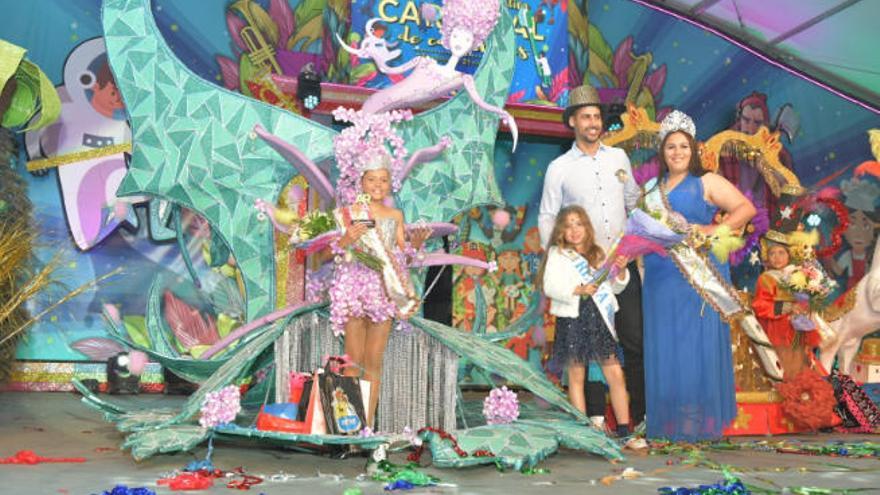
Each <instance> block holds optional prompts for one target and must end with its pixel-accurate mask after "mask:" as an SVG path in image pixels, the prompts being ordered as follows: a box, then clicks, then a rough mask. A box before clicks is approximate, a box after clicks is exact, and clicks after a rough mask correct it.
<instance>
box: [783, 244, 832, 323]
mask: <svg viewBox="0 0 880 495" xmlns="http://www.w3.org/2000/svg"><path fill="white" fill-rule="evenodd" d="M780 281H781V284H782V286H783V287H785V288H786V289H787V290H788V291H789V292H791V293H792V295H793V296H794V298H795V304H796V305H797V306H798V307H800V308H801V309H802V311H801V313H800V314H797V315H794V316H793V317H792V318H791V325H792V327H794V329H795V330H798V331H801V332H809V331H810V330H815V329H816V324H815V323H814V322H813V320H812V319H811V318H810V316H809V313H813V312H819V311H821V310H822V309H823V308H825V306H827V305H828V302H829V300H828V299H829V297H828V296H830V295H831V292H833V291H834V289H835V288H836V287H837V282H835V281H834V279H832V278H831V277H829V276H828V275H827V274H826V273H825V270H823V269H822V266H821V265H819V262H818V261H816V260H815V259H812V258H811V259H807V260H805V261H804V262H802V263H801V264H799V265H788V266H786V267H785V268H783V269H782V277H781V280H780Z"/></svg>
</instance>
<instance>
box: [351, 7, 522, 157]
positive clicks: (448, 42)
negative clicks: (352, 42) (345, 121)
mask: <svg viewBox="0 0 880 495" xmlns="http://www.w3.org/2000/svg"><path fill="white" fill-rule="evenodd" d="M499 7H500V4H499V2H498V0H485V1H480V2H475V1H473V0H446V1H445V2H444V3H443V7H442V9H441V11H440V12H441V14H440V15H441V18H442V19H443V23H442V24H441V25H440V34H441V39H440V42H441V44H442V45H443V47H444V48H446V49H447V50H449V51H450V53H451V55H450V57H449V60H448V61H447V62H446V63H445V64H440V63H439V62H437V61H436V60H434V59H433V58H431V57H425V56H419V57H415V58H413V59H411V60H409V61H407V62H405V63H403V64H401V65H397V66H390V65H388V63H389V62H391V61H392V60H394V59H396V58H397V57H399V56H400V50H389V46H390V45H389V44H388V42H386V41H385V40H384V39H383V38H381V37H380V36H377V35H376V31H375V29H374V26H375V24H376V23H377V22H378V21H379V19H378V18H373V19H370V20H369V21H368V22H367V24H366V27H365V30H364V31H365V37H364V40H363V41H362V42H361V44H360V48H353V47H351V46H349V45H347V44H345V42H344V41H342V39H341V38H339V36H338V35H337V39H339V43H340V44H341V46H342V48H344V49H345V50H346V51H347V52H349V53H351V54H352V55H355V56H357V57H360V58H369V59H372V60H373V61H374V62H375V63H376V67H378V69H379V70H380V71H381V72H383V73H385V74H404V73H406V72H409V71H412V72H410V73H409V75H408V76H407V77H406V78H405V79H403V80H402V81H400V82H398V83H396V84H394V85H393V86H391V87H390V88H388V89H385V90H383V91H379V92H377V93H374V94H373V95H371V96H370V97H369V98H367V100H366V101H365V102H364V105H363V107H362V110H363V111H364V112H365V113H379V112H387V111H389V110H394V109H399V108H411V107H414V106H416V105H418V104H420V103H425V102H428V101H432V100H435V99H437V98H441V97H444V96H447V95H449V94H450V93H452V92H453V91H459V90H461V89H464V90H465V91H467V94H468V96H469V97H470V99H471V100H473V102H474V103H475V104H476V105H477V106H478V107H479V108H481V109H483V110H485V111H487V112H489V113H492V114H494V115H497V116H499V117H500V118H501V121H502V122H504V124H505V125H507V126H508V128H509V129H510V133H511V134H512V135H513V149H514V151H515V150H516V143H517V139H518V130H517V127H516V122H515V121H514V119H513V117H512V116H511V115H510V114H509V113H507V112H506V111H505V110H504V109H503V108H499V107H496V106H493V105H490V104H488V103H486V102H485V101H484V100H483V97H482V96H480V93H479V92H478V91H477V87H476V85H475V84H474V78H473V76H471V75H470V74H465V73H463V72H460V71H458V70H456V68H455V67H456V65H458V62H459V61H460V60H461V59H462V57H464V56H466V55H467V54H469V53H471V52H472V51H474V50H476V49H477V48H478V47H479V46H480V45H482V44H483V42H484V41H485V40H486V38H487V37H488V36H489V33H491V32H492V29H494V28H495V24H496V23H497V22H498V17H499V15H500V14H499V12H500V11H499ZM423 15H424V10H423Z"/></svg>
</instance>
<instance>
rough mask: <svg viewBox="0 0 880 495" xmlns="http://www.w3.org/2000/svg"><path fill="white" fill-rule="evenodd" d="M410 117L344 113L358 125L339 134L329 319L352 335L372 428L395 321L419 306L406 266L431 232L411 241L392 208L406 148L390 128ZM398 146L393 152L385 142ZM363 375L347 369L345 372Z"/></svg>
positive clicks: (348, 340)
mask: <svg viewBox="0 0 880 495" xmlns="http://www.w3.org/2000/svg"><path fill="white" fill-rule="evenodd" d="M410 115H411V114H409V113H408V112H405V113H404V112H392V113H387V114H381V115H372V116H365V115H363V114H362V113H360V112H353V111H350V110H343V109H339V110H337V111H336V112H334V116H335V117H336V118H337V119H338V120H342V121H349V122H352V123H353V124H354V125H352V126H351V127H349V128H347V129H345V130H343V131H342V132H341V133H340V135H339V136H337V137H336V140H335V142H334V146H335V148H336V159H337V166H338V167H339V171H340V175H339V180H338V184H337V195H338V196H337V204H338V205H340V206H339V207H338V208H336V209H335V210H334V211H333V216H334V218H335V219H336V223H337V225H338V227H339V228H340V230H342V231H343V234H342V236H341V237H339V238H338V239H337V240H335V241H334V242H333V243H332V244H331V251H332V252H333V254H334V261H335V263H336V269H335V271H334V274H333V278H332V284H331V286H330V290H329V295H330V321H331V324H332V326H333V330H334V332H335V333H336V334H337V335H339V334H342V333H344V334H345V353H346V354H348V356H349V357H350V358H351V359H352V360H353V361H354V362H355V363H357V364H358V365H359V366H360V367H361V368H362V369H363V378H364V379H365V380H369V382H370V403H369V407H368V408H367V425H368V426H369V425H372V424H373V420H374V416H375V412H376V406H377V405H378V398H379V397H378V394H379V388H380V387H379V385H380V379H381V376H382V360H383V357H384V353H385V346H386V344H387V342H388V336H389V334H390V332H391V322H392V320H393V319H394V318H399V319H401V320H405V319H407V318H409V317H410V316H412V315H413V314H415V312H416V311H417V310H418V308H419V302H420V301H419V298H418V297H417V296H416V294H415V291H414V289H413V286H412V283H411V281H410V279H409V274H408V271H407V268H406V267H407V265H408V264H410V263H412V262H413V261H414V260H415V259H416V258H417V257H418V256H419V251H420V250H421V248H422V245H423V244H424V242H425V240H426V239H427V238H428V237H429V236H430V234H431V231H430V229H428V228H416V229H415V230H413V231H411V233H410V237H409V239H407V238H406V235H405V230H404V218H403V213H402V212H401V211H400V210H398V209H396V208H393V207H391V206H389V203H390V200H391V193H392V190H397V189H398V188H399V187H400V177H401V175H402V173H403V170H402V169H403V168H404V161H403V158H404V157H405V155H406V150H405V149H404V147H403V140H402V139H401V138H400V136H398V135H397V134H396V132H395V131H394V129H393V128H392V127H391V124H392V123H393V122H397V121H400V120H403V119H405V118H407V117H409V116H410ZM386 141H388V142H389V143H390V144H391V147H392V150H393V151H392V152H390V153H389V152H388V150H387V148H386V146H385V142H386ZM360 373H361V370H359V369H357V368H355V367H348V368H347V369H346V374H347V375H349V376H358V375H359V374H360Z"/></svg>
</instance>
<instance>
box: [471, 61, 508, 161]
mask: <svg viewBox="0 0 880 495" xmlns="http://www.w3.org/2000/svg"><path fill="white" fill-rule="evenodd" d="M462 81H463V82H464V89H466V90H467V92H468V94H469V95H470V97H471V99H472V100H474V103H475V104H476V105H477V106H478V107H480V108H481V109H483V110H485V111H487V112H489V113H493V114H495V115H497V116H499V117H501V121H502V122H504V123H505V124H507V127H509V128H510V134H511V135H512V136H513V151H516V143H517V142H518V140H519V130H518V129H517V127H516V121H515V120H513V116H511V115H510V114H509V113H507V112H506V111H505V110H504V109H503V108H498V107H496V106H493V105H490V104H488V103H486V102H485V101H483V97H482V96H480V93H479V92H478V91H477V85H476V84H475V83H474V78H473V76H470V75H464V76H462Z"/></svg>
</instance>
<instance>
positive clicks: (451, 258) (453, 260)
mask: <svg viewBox="0 0 880 495" xmlns="http://www.w3.org/2000/svg"><path fill="white" fill-rule="evenodd" d="M440 265H462V266H472V267H474V268H482V269H484V270H488V271H490V272H494V271H495V269H496V265H495V262H488V263H487V262H485V261H483V260H478V259H476V258H471V257H468V256H462V255H460V254H449V253H444V252H442V251H436V252H433V253H428V254H427V255H425V257H424V258H423V259H421V260H415V261H413V263H412V264H410V266H411V267H413V268H422V267H428V266H440Z"/></svg>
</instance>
